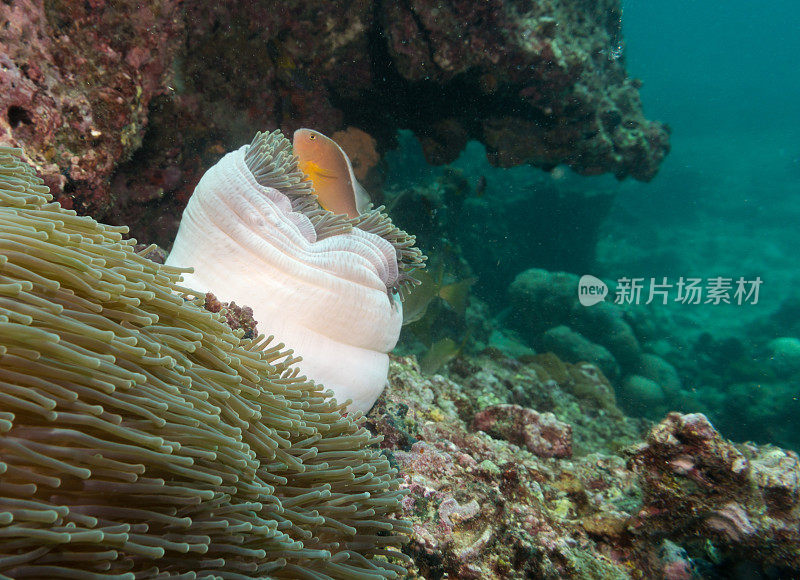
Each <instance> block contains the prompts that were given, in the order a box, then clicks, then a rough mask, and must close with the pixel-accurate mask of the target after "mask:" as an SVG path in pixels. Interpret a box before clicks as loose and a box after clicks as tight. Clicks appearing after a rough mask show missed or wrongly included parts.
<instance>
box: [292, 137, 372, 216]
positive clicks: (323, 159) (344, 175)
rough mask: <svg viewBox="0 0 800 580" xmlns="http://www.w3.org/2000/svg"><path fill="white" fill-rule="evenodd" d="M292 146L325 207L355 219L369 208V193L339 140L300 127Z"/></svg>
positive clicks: (301, 166)
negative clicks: (359, 179) (355, 172)
mask: <svg viewBox="0 0 800 580" xmlns="http://www.w3.org/2000/svg"><path fill="white" fill-rule="evenodd" d="M292 147H293V149H294V153H295V155H297V157H298V158H299V160H300V169H301V170H302V171H303V172H304V173H305V174H306V175H308V177H309V178H310V179H311V182H312V183H313V184H314V193H315V194H316V195H317V201H318V202H319V204H320V205H321V206H322V207H323V208H324V209H327V210H328V211H332V212H333V213H336V214H345V215H347V217H349V218H354V217H358V216H359V215H360V214H361V213H362V212H364V211H365V210H366V209H367V208H368V207H369V203H370V202H369V194H368V193H367V191H366V190H365V189H364V188H363V187H361V184H360V183H359V182H358V180H357V179H356V176H355V174H354V173H353V166H352V164H351V163H350V158H349V157H347V154H346V153H345V152H344V151H343V150H342V148H341V147H339V145H337V143H336V141H334V140H333V139H330V138H328V137H326V136H325V135H323V134H322V133H320V132H319V131H314V130H313V129H298V130H297V131H295V132H294V137H293V139H292Z"/></svg>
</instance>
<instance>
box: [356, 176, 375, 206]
mask: <svg viewBox="0 0 800 580" xmlns="http://www.w3.org/2000/svg"><path fill="white" fill-rule="evenodd" d="M353 190H354V191H355V194H356V209H358V213H360V214H361V213H364V212H366V211H369V209H370V208H371V207H372V201H371V200H370V197H369V192H368V191H367V190H366V189H364V186H363V185H361V184H360V183H359V182H358V180H357V179H356V178H355V177H353Z"/></svg>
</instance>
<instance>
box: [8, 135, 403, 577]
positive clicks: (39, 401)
mask: <svg viewBox="0 0 800 580" xmlns="http://www.w3.org/2000/svg"><path fill="white" fill-rule="evenodd" d="M19 155H20V152H19V151H18V150H14V149H9V148H0V578H7V577H9V578H31V577H36V578H82V579H83V578H115V579H119V580H121V579H134V578H137V579H138V578H167V577H180V578H195V577H218V578H252V577H267V576H268V577H275V578H310V579H322V578H363V579H372V578H375V579H378V578H387V577H388V578H391V577H395V576H397V575H398V574H402V573H403V571H404V570H405V569H404V567H403V566H401V565H400V564H399V563H397V562H398V561H400V562H402V561H403V560H404V559H405V557H404V556H403V555H402V554H401V553H400V552H399V551H397V550H396V549H395V548H396V547H397V546H398V545H400V544H401V543H403V541H404V540H405V536H404V534H406V533H408V531H409V524H408V523H407V522H404V521H400V520H395V519H393V514H394V512H395V511H396V510H397V508H398V503H399V500H400V498H401V496H402V493H401V492H400V491H399V490H398V480H397V479H396V478H395V472H394V471H393V470H392V469H391V468H390V466H389V462H388V461H387V460H386V459H385V458H384V457H383V456H382V455H381V454H380V452H379V451H378V450H376V449H373V448H372V447H371V445H372V444H373V443H375V442H376V441H377V438H375V437H373V436H372V435H371V434H370V433H369V432H368V431H366V429H364V428H363V427H362V426H361V421H360V414H355V418H353V416H352V414H351V416H350V417H344V416H343V415H342V413H341V409H342V405H340V404H338V403H337V402H336V401H335V400H333V399H332V398H331V397H330V394H329V393H328V392H323V390H322V389H323V387H321V386H319V385H315V384H313V383H311V382H309V381H307V380H305V378H303V377H299V376H298V371H297V369H296V367H295V366H294V365H293V364H292V362H293V359H292V357H291V353H290V352H285V351H282V350H281V349H282V345H277V346H273V345H270V344H269V342H270V339H265V338H264V337H263V336H260V337H258V338H256V339H254V340H248V339H242V338H241V335H242V331H238V332H234V331H231V330H230V328H228V327H227V326H226V325H225V323H224V320H223V318H222V316H221V315H220V314H212V313H210V312H207V311H205V310H203V309H202V308H201V307H199V306H198V305H196V304H194V303H192V302H190V301H187V300H185V299H184V297H183V295H184V294H186V293H187V292H188V291H187V290H186V289H184V288H181V287H180V286H179V283H180V274H181V270H180V269H177V268H170V267H165V266H159V265H158V264H155V263H152V262H150V261H148V260H147V259H145V258H144V257H142V256H140V255H138V254H136V253H135V252H134V249H133V244H134V241H133V240H123V237H122V234H123V233H125V231H126V229H125V228H124V227H112V226H107V225H102V224H99V223H97V222H96V221H94V220H93V219H91V218H88V217H79V216H77V215H76V214H75V213H74V212H72V211H68V210H65V209H62V208H61V207H60V206H59V205H58V204H57V203H52V202H51V200H52V198H51V196H50V195H49V194H48V192H47V188H46V187H45V186H44V185H42V181H41V180H40V179H39V178H38V177H36V176H35V175H34V173H33V171H32V170H31V169H30V168H29V167H28V166H27V165H25V164H24V163H22V162H21V161H20V159H19V158H18V156H19Z"/></svg>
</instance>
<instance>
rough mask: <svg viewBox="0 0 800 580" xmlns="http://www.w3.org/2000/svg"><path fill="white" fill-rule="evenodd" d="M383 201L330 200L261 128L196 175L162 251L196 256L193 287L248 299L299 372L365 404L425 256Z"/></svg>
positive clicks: (287, 149) (285, 144)
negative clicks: (369, 204) (323, 201)
mask: <svg viewBox="0 0 800 580" xmlns="http://www.w3.org/2000/svg"><path fill="white" fill-rule="evenodd" d="M342 154H343V153H342ZM381 210H382V208H378V209H373V210H368V211H365V212H364V213H362V214H360V215H356V216H353V217H347V216H346V215H335V214H333V213H332V212H330V211H327V210H325V209H323V208H322V207H321V206H320V204H319V203H317V200H316V196H315V195H313V193H312V186H311V182H310V180H309V179H308V178H307V177H306V176H305V175H304V174H303V172H302V171H301V170H300V169H299V168H298V159H297V157H296V156H295V155H294V154H293V153H292V147H291V144H290V143H289V141H288V140H287V139H286V138H285V137H284V136H283V135H282V134H281V133H280V132H279V131H275V132H273V133H269V134H262V133H259V134H257V135H256V137H255V139H254V140H253V142H252V143H251V144H250V145H249V146H244V147H242V148H240V149H239V150H237V151H234V152H232V153H229V154H227V155H226V156H225V157H223V158H222V159H221V160H220V161H219V163H217V164H216V165H215V166H213V167H212V168H211V169H209V170H208V172H207V173H206V174H205V175H204V176H203V178H202V179H201V180H200V183H199V184H198V185H197V188H196V189H195V191H194V194H193V195H192V197H191V199H190V200H189V204H188V206H187V207H186V210H185V212H184V214H183V218H182V220H181V225H180V229H179V231H178V235H177V237H176V239H175V244H174V247H173V248H172V252H171V253H170V256H169V258H168V260H167V263H168V264H171V265H175V266H181V267H193V268H194V273H191V274H187V275H186V285H187V286H190V287H192V288H193V289H196V290H197V291H198V292H206V291H209V290H210V291H213V292H214V293H215V294H216V295H217V296H219V298H220V299H222V300H226V301H230V300H235V301H237V302H239V303H244V304H247V305H248V306H250V307H251V308H252V309H253V312H254V314H255V319H256V320H257V321H258V322H259V323H260V324H263V325H265V326H266V327H269V328H270V332H273V333H274V334H275V337H276V338H277V339H278V340H280V341H282V342H283V343H285V344H286V345H287V346H288V347H289V348H291V349H293V350H294V351H295V352H298V353H301V354H302V361H301V362H300V363H299V364H300V369H301V371H302V372H303V373H305V374H306V375H307V376H308V377H310V378H311V379H313V380H315V381H317V382H321V383H323V384H324V385H325V386H326V387H329V388H331V389H332V390H333V393H334V394H335V396H336V397H337V398H338V399H339V400H340V401H344V400H347V399H350V400H351V401H352V403H351V404H350V406H349V407H348V408H349V409H350V410H362V411H367V410H369V408H370V407H371V406H372V404H373V403H374V402H375V399H377V397H378V396H379V395H380V393H381V391H382V390H383V387H384V385H385V383H386V375H387V371H388V368H389V358H388V356H387V353H388V352H389V351H390V350H391V349H392V348H394V346H395V344H396V342H397V338H398V336H399V334H400V328H401V326H402V319H403V316H402V307H401V304H400V300H399V299H398V295H399V296H400V297H402V296H403V295H404V293H405V292H406V291H407V290H408V289H409V288H410V287H411V286H413V285H414V284H415V283H416V280H415V279H414V278H413V277H412V275H411V272H412V271H413V270H414V269H415V268H418V267H420V266H421V265H422V264H423V260H424V259H425V258H424V256H423V255H422V253H421V252H420V251H419V249H418V248H416V247H415V246H414V237H413V236H409V235H408V234H406V233H405V232H403V231H402V230H400V229H398V228H397V227H395V226H394V225H393V224H392V222H391V220H390V219H389V218H388V217H387V216H386V215H385V214H384V213H382V211H381Z"/></svg>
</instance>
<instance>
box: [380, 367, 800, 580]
mask: <svg viewBox="0 0 800 580" xmlns="http://www.w3.org/2000/svg"><path fill="white" fill-rule="evenodd" d="M446 375H447V376H443V375H434V376H433V377H429V378H425V377H423V376H421V375H420V373H419V369H418V367H417V365H416V363H415V361H414V359H413V358H397V359H394V360H393V362H392V366H391V369H390V387H389V388H388V389H387V391H386V392H385V393H384V395H383V396H382V397H381V399H379V401H378V403H377V404H376V407H375V409H373V411H372V412H371V413H370V414H369V415H368V420H369V422H370V423H371V424H372V426H373V428H374V429H375V430H376V431H377V432H379V433H382V434H384V435H385V439H384V441H383V443H382V445H383V446H384V447H385V448H387V449H390V450H392V453H393V455H394V458H395V461H396V463H397V465H398V466H399V467H400V468H401V472H402V474H403V478H404V484H403V487H405V488H407V489H408V490H409V491H410V492H411V493H410V494H409V495H408V496H407V497H406V498H405V499H404V500H403V508H404V513H405V517H407V518H408V519H410V520H411V522H412V528H413V532H412V540H411V542H410V543H409V544H408V545H406V546H405V547H404V551H405V552H406V553H408V554H410V555H412V556H413V557H414V560H415V564H416V570H415V571H414V572H413V574H412V577H417V578H437V577H448V576H449V577H454V578H476V579H478V578H481V579H484V578H532V577H533V578H546V579H556V578H559V579H561V578H576V579H584V578H619V579H642V578H667V579H670V580H678V579H682V580H691V579H692V578H699V577H708V578H731V577H750V578H757V577H764V578H767V577H773V578H778V577H780V578H790V577H794V576H796V575H797V573H798V571H800V538H799V537H798V530H799V529H800V463H798V457H797V455H796V454H795V453H793V452H790V451H784V450H781V449H778V448H775V447H772V446H756V445H751V444H745V445H735V444H733V443H731V442H729V441H726V440H725V439H723V438H722V437H721V436H720V435H719V434H718V433H717V432H716V430H715V429H714V428H713V427H712V426H711V424H710V423H709V422H708V420H707V419H706V418H705V417H704V416H702V415H681V414H678V413H672V414H670V415H668V416H667V417H666V418H665V419H663V421H661V422H660V423H659V424H657V425H654V426H652V427H651V428H650V429H649V431H648V429H647V428H646V426H645V424H644V423H642V422H638V421H635V420H632V419H628V418H625V417H623V416H622V414H621V412H620V411H619V409H618V408H617V407H616V405H615V403H614V398H613V394H611V393H610V391H609V387H608V383H607V382H606V381H605V379H604V378H603V377H602V375H601V374H599V373H598V371H597V369H596V367H593V366H591V365H587V364H582V365H571V364H568V363H564V362H561V361H559V360H558V359H556V358H555V357H554V356H553V355H537V356H536V357H533V358H532V359H531V360H530V362H527V363H520V362H519V361H515V360H512V359H508V358H506V357H504V356H502V355H500V354H499V353H497V352H496V351H487V353H485V354H484V355H481V356H479V357H461V358H458V359H456V360H454V361H453V362H452V363H450V365H449V367H448V371H447V373H446ZM499 410H502V412H503V413H505V414H506V415H507V416H508V415H510V416H514V417H522V416H526V415H527V416H533V413H536V412H537V411H538V412H540V413H542V414H544V413H543V412H544V411H547V412H550V413H552V414H553V415H554V416H555V417H556V418H557V419H558V421H559V422H563V423H567V424H568V425H570V426H571V427H572V429H573V437H574V443H575V445H574V450H573V453H572V455H571V456H569V457H562V458H547V457H542V456H540V455H537V453H535V452H531V451H529V450H528V449H526V448H525V447H524V443H523V444H522V445H520V444H519V443H520V432H519V431H518V430H516V429H511V430H507V429H501V430H497V429H492V433H491V435H490V434H489V433H486V432H483V431H478V430H476V427H484V426H490V425H488V424H487V423H486V422H485V421H484V420H483V419H482V418H485V417H486V416H487V414H488V415H496V414H498V411H499ZM495 425H496V424H495ZM742 574H744V576H741V575H742Z"/></svg>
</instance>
